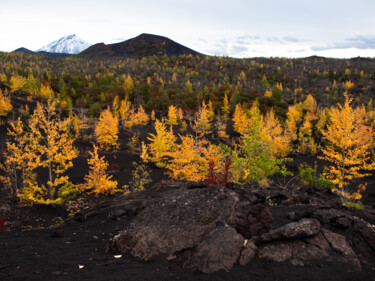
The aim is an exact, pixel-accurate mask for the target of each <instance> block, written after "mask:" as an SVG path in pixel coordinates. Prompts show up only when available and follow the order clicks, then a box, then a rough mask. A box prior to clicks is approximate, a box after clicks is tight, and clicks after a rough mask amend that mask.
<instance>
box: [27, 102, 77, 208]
mask: <svg viewBox="0 0 375 281" xmlns="http://www.w3.org/2000/svg"><path fill="white" fill-rule="evenodd" d="M69 124H70V120H69V118H68V119H65V120H64V119H61V117H60V116H59V114H57V113H56V105H55V102H54V101H52V100H51V99H49V100H48V103H47V105H46V106H43V105H41V104H40V103H38V104H37V106H36V109H35V111H34V113H33V115H32V116H31V118H30V120H29V127H30V133H31V134H32V138H33V139H36V140H38V146H37V147H35V151H37V154H39V157H40V158H39V159H40V163H39V165H38V166H40V167H43V168H47V171H48V180H47V183H46V185H44V184H42V185H39V184H31V185H29V186H28V187H26V188H24V190H23V193H22V194H20V198H21V199H25V200H30V201H33V202H37V203H41V204H61V203H63V202H64V200H66V199H67V198H70V197H71V196H75V193H77V190H76V188H75V187H74V186H73V184H72V183H71V182H70V181H69V177H68V176H67V175H65V172H66V170H67V169H69V168H70V167H72V166H73V162H72V160H73V159H74V158H76V157H77V156H78V150H77V149H76V148H75V147H74V146H73V142H74V140H75V137H74V136H75V134H72V133H71V132H70V126H69Z"/></svg>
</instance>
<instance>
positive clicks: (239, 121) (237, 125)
mask: <svg viewBox="0 0 375 281" xmlns="http://www.w3.org/2000/svg"><path fill="white" fill-rule="evenodd" d="M233 122H234V124H233V128H234V130H235V131H236V132H237V133H239V134H241V135H243V134H244V133H245V132H246V131H247V128H248V118H247V116H246V113H245V112H244V110H243V109H242V107H241V105H240V104H239V103H238V104H236V108H235V110H234V114H233Z"/></svg>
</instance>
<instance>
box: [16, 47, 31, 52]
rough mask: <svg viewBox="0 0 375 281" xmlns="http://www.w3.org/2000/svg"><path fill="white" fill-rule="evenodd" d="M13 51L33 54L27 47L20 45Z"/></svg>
mask: <svg viewBox="0 0 375 281" xmlns="http://www.w3.org/2000/svg"><path fill="white" fill-rule="evenodd" d="M13 53H25V54H34V52H33V51H31V50H29V49H26V48H24V47H21V48H18V49H16V50H14V51H13Z"/></svg>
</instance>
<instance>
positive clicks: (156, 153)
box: [148, 119, 176, 168]
mask: <svg viewBox="0 0 375 281" xmlns="http://www.w3.org/2000/svg"><path fill="white" fill-rule="evenodd" d="M155 131H156V134H150V137H148V140H149V141H150V144H149V145H148V147H149V149H150V154H151V161H152V162H154V163H155V165H156V166H157V167H159V168H164V167H165V165H166V159H167V155H168V153H169V152H171V151H172V150H173V149H174V147H175V142H176V137H175V135H174V133H173V131H172V127H170V129H169V131H168V130H167V127H166V125H165V124H164V122H163V121H160V120H158V119H156V120H155Z"/></svg>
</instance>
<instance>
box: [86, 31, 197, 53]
mask: <svg viewBox="0 0 375 281" xmlns="http://www.w3.org/2000/svg"><path fill="white" fill-rule="evenodd" d="M79 55H80V56H89V57H91V56H92V57H137V58H138V57H148V56H164V55H167V56H168V57H170V56H180V55H193V56H196V55H198V56H203V54H201V53H198V52H197V51H194V50H193V49H190V48H188V47H186V46H184V45H181V44H179V43H177V42H175V41H173V40H171V39H169V38H167V37H164V36H160V35H153V34H148V33H142V34H140V35H138V36H136V37H134V38H131V39H128V40H126V41H123V42H119V43H113V44H108V45H107V44H104V43H97V44H94V45H92V46H91V47H89V48H87V49H86V50H84V51H83V52H81V53H80V54H79Z"/></svg>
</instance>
